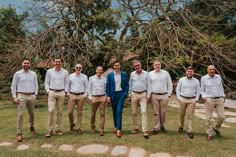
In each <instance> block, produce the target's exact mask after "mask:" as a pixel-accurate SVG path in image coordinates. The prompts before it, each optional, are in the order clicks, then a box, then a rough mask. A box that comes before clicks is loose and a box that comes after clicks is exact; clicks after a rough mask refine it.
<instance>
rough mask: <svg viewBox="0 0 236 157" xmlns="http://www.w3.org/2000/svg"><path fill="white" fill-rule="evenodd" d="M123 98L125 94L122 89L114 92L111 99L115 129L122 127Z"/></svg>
mask: <svg viewBox="0 0 236 157" xmlns="http://www.w3.org/2000/svg"><path fill="white" fill-rule="evenodd" d="M124 100H125V94H124V92H123V91H118V92H115V96H114V99H113V100H112V101H111V105H112V111H113V120H114V127H115V128H117V130H121V129H122V111H123V105H124Z"/></svg>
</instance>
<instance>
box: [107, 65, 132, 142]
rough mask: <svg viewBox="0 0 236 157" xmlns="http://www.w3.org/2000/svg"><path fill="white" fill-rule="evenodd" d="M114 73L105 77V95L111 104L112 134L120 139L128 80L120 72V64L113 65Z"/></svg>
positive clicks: (122, 72)
mask: <svg viewBox="0 0 236 157" xmlns="http://www.w3.org/2000/svg"><path fill="white" fill-rule="evenodd" d="M113 68H114V71H113V72H110V73H109V74H108V76H107V83H106V95H107V102H111V105H112V111H113V120H114V127H115V128H114V132H116V136H117V137H118V138H120V137H121V129H122V110H123V105H124V101H125V98H126V97H127V96H128V91H129V80H128V76H127V74H126V72H124V71H121V70H120V62H118V61H116V62H115V63H114V66H113Z"/></svg>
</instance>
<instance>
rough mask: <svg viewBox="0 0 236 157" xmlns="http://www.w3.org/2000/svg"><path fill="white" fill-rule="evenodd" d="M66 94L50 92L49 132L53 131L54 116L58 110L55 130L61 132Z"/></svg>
mask: <svg viewBox="0 0 236 157" xmlns="http://www.w3.org/2000/svg"><path fill="white" fill-rule="evenodd" d="M64 100H65V92H64V91H61V92H56V91H52V90H50V91H49V93H48V130H49V131H51V130H53V115H54V112H55V110H57V115H56V116H57V118H56V125H55V130H59V129H60V126H61V120H62V110H63V107H64Z"/></svg>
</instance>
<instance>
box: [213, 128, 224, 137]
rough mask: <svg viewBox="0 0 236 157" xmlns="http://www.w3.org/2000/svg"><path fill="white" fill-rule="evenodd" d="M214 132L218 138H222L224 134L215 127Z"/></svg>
mask: <svg viewBox="0 0 236 157" xmlns="http://www.w3.org/2000/svg"><path fill="white" fill-rule="evenodd" d="M213 130H214V131H215V133H216V135H217V136H218V137H222V134H221V133H220V131H219V130H217V129H216V128H215V127H213Z"/></svg>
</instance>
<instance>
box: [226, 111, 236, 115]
mask: <svg viewBox="0 0 236 157" xmlns="http://www.w3.org/2000/svg"><path fill="white" fill-rule="evenodd" d="M224 114H225V115H227V116H236V112H230V111H225V112H224Z"/></svg>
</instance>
